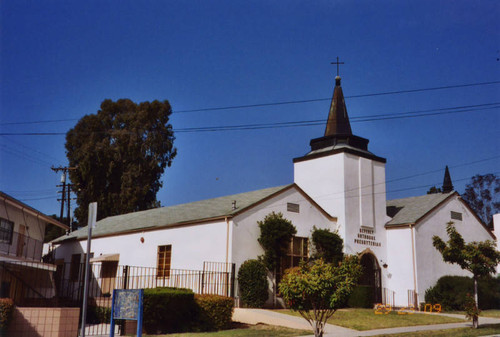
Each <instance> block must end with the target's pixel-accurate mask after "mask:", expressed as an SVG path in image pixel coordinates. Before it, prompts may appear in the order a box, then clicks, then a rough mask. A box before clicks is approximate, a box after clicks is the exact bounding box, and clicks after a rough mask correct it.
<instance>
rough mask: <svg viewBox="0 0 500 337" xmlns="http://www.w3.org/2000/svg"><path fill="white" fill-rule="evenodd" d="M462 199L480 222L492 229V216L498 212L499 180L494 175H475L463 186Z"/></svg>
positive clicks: (499, 210)
mask: <svg viewBox="0 0 500 337" xmlns="http://www.w3.org/2000/svg"><path fill="white" fill-rule="evenodd" d="M462 199H463V200H465V201H466V202H467V203H468V204H469V206H470V207H471V208H472V209H473V210H474V212H476V214H477V215H478V216H479V218H481V220H482V221H483V222H484V223H485V224H486V225H488V226H489V227H490V228H493V214H495V213H498V212H500V178H499V177H497V176H496V175H494V174H491V173H490V174H485V175H480V174H477V175H475V176H474V177H472V180H471V182H470V183H468V184H467V185H465V192H464V194H462Z"/></svg>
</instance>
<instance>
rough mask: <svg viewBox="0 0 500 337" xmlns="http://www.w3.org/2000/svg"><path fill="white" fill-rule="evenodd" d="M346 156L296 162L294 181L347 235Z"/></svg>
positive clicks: (340, 231)
mask: <svg viewBox="0 0 500 337" xmlns="http://www.w3.org/2000/svg"><path fill="white" fill-rule="evenodd" d="M344 174H345V172H344V156H343V154H337V155H331V156H326V157H320V158H315V159H311V160H305V161H301V162H296V163H294V182H295V183H296V184H297V185H298V186H299V187H300V188H302V189H303V190H304V191H305V192H306V193H307V194H308V195H309V196H310V197H311V198H313V199H314V201H316V202H317V203H318V204H319V205H320V206H321V207H322V208H323V209H324V210H326V211H327V212H328V213H329V214H331V215H333V216H336V217H337V223H338V224H340V225H341V226H340V227H339V234H340V235H341V236H342V237H345V227H344V226H343V225H342V224H345V198H344V193H345V187H344Z"/></svg>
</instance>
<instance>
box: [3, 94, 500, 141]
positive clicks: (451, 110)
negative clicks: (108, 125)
mask: <svg viewBox="0 0 500 337" xmlns="http://www.w3.org/2000/svg"><path fill="white" fill-rule="evenodd" d="M499 108H500V102H495V103H484V104H475V105H464V106H457V107H447V108H436V109H427V110H417V111H407V112H402V113H392V114H382V115H381V114H378V115H366V116H359V117H351V118H350V120H351V122H352V123H361V122H372V121H381V120H391V119H404V118H418V117H427V116H438V115H446V114H455V113H463V112H471V111H481V110H491V109H499ZM432 111H435V112H432ZM324 123H325V120H324V119H317V120H308V121H288V122H273V123H258V124H239V125H221V126H207V127H192V128H178V129H174V130H173V131H174V132H177V133H189V132H218V131H239V130H258V129H275V128H289V127H305V126H315V125H321V124H324ZM106 132H109V131H103V132H102V133H106ZM65 134H66V133H65V132H0V136H61V135H65Z"/></svg>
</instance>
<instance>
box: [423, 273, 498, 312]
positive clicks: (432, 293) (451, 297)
mask: <svg viewBox="0 0 500 337" xmlns="http://www.w3.org/2000/svg"><path fill="white" fill-rule="evenodd" d="M473 293H474V281H473V280H472V278H471V277H466V276H443V277H441V278H440V279H439V280H438V281H437V282H436V285H435V286H433V287H431V288H429V289H427V290H426V291H425V302H426V303H431V304H437V303H439V304H441V307H442V308H443V310H464V305H465V303H466V299H467V294H473ZM478 299H479V308H481V309H483V310H485V309H500V277H497V278H486V279H482V280H479V281H478Z"/></svg>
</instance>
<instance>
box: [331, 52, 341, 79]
mask: <svg viewBox="0 0 500 337" xmlns="http://www.w3.org/2000/svg"><path fill="white" fill-rule="evenodd" d="M330 64H336V65H337V76H340V75H339V70H340V69H339V65H340V64H344V62H339V57H338V56H337V62H330Z"/></svg>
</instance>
